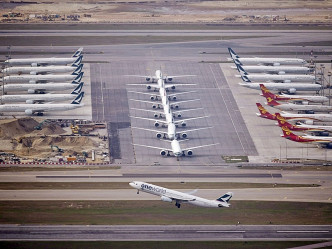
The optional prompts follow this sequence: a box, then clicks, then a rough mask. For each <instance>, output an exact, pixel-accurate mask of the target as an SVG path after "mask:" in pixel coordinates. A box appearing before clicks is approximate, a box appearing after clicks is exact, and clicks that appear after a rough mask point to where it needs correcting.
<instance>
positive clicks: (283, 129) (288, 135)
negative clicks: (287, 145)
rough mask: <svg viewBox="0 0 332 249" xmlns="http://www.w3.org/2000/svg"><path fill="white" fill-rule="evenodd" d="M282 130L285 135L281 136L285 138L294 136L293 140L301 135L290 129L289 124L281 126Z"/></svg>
mask: <svg viewBox="0 0 332 249" xmlns="http://www.w3.org/2000/svg"><path fill="white" fill-rule="evenodd" d="M281 130H282V132H283V135H281V136H282V137H284V138H292V139H291V140H293V139H296V138H298V137H299V136H297V135H295V134H294V133H292V132H291V131H290V129H288V128H287V126H281Z"/></svg>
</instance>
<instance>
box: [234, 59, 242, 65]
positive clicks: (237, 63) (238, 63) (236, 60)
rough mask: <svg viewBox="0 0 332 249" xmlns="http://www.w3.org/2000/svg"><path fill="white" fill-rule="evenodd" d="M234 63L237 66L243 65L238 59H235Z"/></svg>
mask: <svg viewBox="0 0 332 249" xmlns="http://www.w3.org/2000/svg"><path fill="white" fill-rule="evenodd" d="M234 63H235V65H241V66H242V65H243V64H242V62H241V61H240V60H238V59H235V60H234Z"/></svg>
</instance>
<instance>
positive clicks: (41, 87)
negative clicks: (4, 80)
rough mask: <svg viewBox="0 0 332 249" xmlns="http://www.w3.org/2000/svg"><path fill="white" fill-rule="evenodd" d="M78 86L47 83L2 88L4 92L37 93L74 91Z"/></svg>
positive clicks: (12, 85) (13, 85)
mask: <svg viewBox="0 0 332 249" xmlns="http://www.w3.org/2000/svg"><path fill="white" fill-rule="evenodd" d="M77 86H78V84H72V83H56V84H53V83H46V84H10V85H4V86H1V87H0V88H1V89H2V88H3V89H4V92H21V91H28V93H35V91H62V90H69V89H74V88H75V87H77Z"/></svg>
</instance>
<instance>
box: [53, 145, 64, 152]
mask: <svg viewBox="0 0 332 249" xmlns="http://www.w3.org/2000/svg"><path fill="white" fill-rule="evenodd" d="M53 148H56V149H57V150H58V151H57V152H59V153H63V152H64V150H63V149H61V148H59V146H57V145H53V144H51V149H52V151H54V149H53Z"/></svg>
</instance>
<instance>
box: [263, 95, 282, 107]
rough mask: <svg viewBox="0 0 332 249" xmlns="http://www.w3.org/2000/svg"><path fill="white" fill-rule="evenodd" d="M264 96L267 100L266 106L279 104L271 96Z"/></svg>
mask: <svg viewBox="0 0 332 249" xmlns="http://www.w3.org/2000/svg"><path fill="white" fill-rule="evenodd" d="M265 98H266V100H267V105H268V106H272V107H274V106H278V105H280V104H279V103H278V102H277V101H275V100H274V99H272V98H271V97H265Z"/></svg>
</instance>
